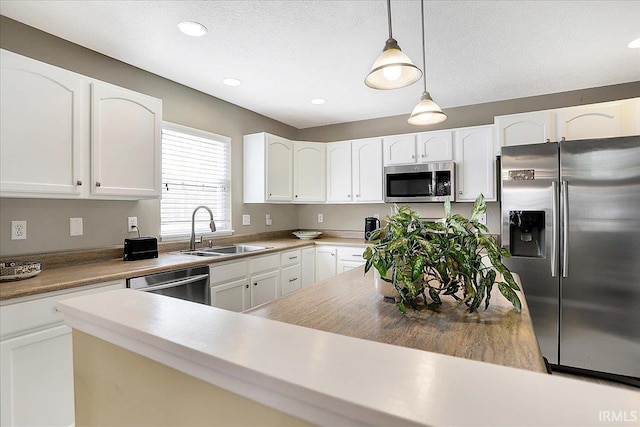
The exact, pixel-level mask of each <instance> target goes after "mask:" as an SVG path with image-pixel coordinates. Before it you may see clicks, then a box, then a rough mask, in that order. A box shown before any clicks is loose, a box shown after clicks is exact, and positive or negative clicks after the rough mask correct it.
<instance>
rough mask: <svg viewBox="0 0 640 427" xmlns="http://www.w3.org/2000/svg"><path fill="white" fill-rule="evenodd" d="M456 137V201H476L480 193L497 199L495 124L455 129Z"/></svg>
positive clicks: (488, 197)
mask: <svg viewBox="0 0 640 427" xmlns="http://www.w3.org/2000/svg"><path fill="white" fill-rule="evenodd" d="M455 139H456V141H455V142H456V146H455V158H456V175H457V177H458V179H457V182H456V185H457V191H458V194H457V197H456V201H459V202H473V201H474V200H475V199H476V197H478V196H479V195H480V194H481V193H482V194H484V197H485V199H487V200H495V160H494V157H493V126H477V127H472V128H465V129H459V130H456V131H455Z"/></svg>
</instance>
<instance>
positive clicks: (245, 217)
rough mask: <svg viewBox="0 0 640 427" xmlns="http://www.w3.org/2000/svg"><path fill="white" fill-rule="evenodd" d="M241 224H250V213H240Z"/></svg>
mask: <svg viewBox="0 0 640 427" xmlns="http://www.w3.org/2000/svg"><path fill="white" fill-rule="evenodd" d="M242 225H251V215H242Z"/></svg>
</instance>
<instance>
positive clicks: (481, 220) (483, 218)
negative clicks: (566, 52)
mask: <svg viewBox="0 0 640 427" xmlns="http://www.w3.org/2000/svg"><path fill="white" fill-rule="evenodd" d="M478 222H479V223H480V224H482V225H487V214H486V213H483V214H480V215H478Z"/></svg>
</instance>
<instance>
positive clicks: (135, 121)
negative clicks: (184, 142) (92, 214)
mask: <svg viewBox="0 0 640 427" xmlns="http://www.w3.org/2000/svg"><path fill="white" fill-rule="evenodd" d="M0 56H1V58H0V63H1V67H2V79H0V84H1V93H0V98H1V102H2V107H1V109H0V121H1V123H0V125H1V135H0V196H3V197H30V198H36V197H42V198H44V197H46V198H97V199H123V200H130V199H141V198H157V197H160V183H161V170H160V167H161V166H160V165H161V152H160V146H161V145H160V144H161V143H160V138H161V129H162V101H161V100H159V99H156V98H151V97H148V96H146V95H142V94H139V93H136V92H132V91H130V90H126V89H123V88H119V87H117V86H113V85H109V84H107V83H103V82H100V81H97V80H93V79H91V78H89V77H85V76H82V75H80V74H76V73H72V72H70V71H67V70H64V69H62V68H58V67H54V66H52V65H49V64H45V63H43V62H39V61H35V60H33V59H30V58H27V57H24V56H21V55H17V54H14V53H12V52H7V51H5V50H2V51H0ZM90 92H91V97H90V96H89V93H90Z"/></svg>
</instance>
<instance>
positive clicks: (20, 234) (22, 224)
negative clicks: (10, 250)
mask: <svg viewBox="0 0 640 427" xmlns="http://www.w3.org/2000/svg"><path fill="white" fill-rule="evenodd" d="M26 239H27V221H11V240H26Z"/></svg>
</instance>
